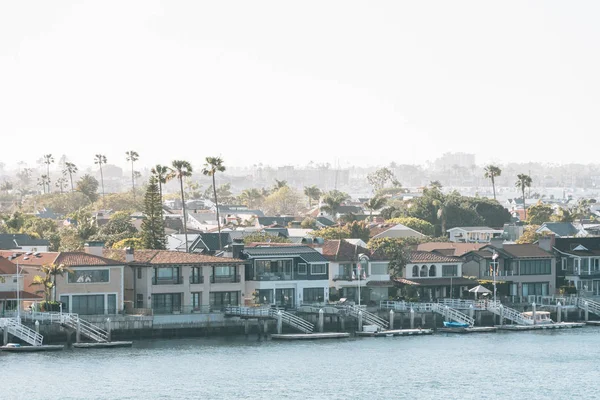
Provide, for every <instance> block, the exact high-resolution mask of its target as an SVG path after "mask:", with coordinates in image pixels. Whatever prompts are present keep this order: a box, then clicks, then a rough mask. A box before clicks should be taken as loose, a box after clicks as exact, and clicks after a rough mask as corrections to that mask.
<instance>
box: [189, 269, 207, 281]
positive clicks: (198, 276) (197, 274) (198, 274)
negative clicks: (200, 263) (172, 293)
mask: <svg viewBox="0 0 600 400" xmlns="http://www.w3.org/2000/svg"><path fill="white" fill-rule="evenodd" d="M190 283H191V284H198V283H204V277H203V276H202V267H193V268H192V274H191V275H190Z"/></svg>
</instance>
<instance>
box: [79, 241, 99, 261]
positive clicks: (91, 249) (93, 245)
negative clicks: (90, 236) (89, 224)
mask: <svg viewBox="0 0 600 400" xmlns="http://www.w3.org/2000/svg"><path fill="white" fill-rule="evenodd" d="M83 249H84V251H85V252H86V253H87V254H91V255H94V256H100V257H102V256H103V255H104V254H103V251H104V242H103V241H100V240H98V241H90V242H87V243H85V244H84V245H83Z"/></svg>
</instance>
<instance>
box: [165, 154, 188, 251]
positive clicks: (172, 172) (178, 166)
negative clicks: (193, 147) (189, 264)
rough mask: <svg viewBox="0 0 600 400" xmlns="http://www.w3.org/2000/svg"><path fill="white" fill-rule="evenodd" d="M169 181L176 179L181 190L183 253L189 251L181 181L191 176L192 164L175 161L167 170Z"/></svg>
mask: <svg viewBox="0 0 600 400" xmlns="http://www.w3.org/2000/svg"><path fill="white" fill-rule="evenodd" d="M168 176H169V179H173V178H176V179H178V180H179V187H180V189H181V207H182V212H183V234H184V235H185V251H186V252H187V251H189V248H188V236H187V215H186V212H185V192H184V191H183V179H184V178H186V177H190V176H192V164H190V163H189V162H188V161H183V160H175V161H173V162H172V163H171V167H170V168H169V175H168Z"/></svg>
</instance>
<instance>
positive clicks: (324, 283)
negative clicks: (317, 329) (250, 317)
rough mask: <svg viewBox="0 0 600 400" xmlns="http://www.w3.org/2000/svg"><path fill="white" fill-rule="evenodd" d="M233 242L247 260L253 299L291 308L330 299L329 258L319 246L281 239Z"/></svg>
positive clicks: (246, 277)
mask: <svg viewBox="0 0 600 400" xmlns="http://www.w3.org/2000/svg"><path fill="white" fill-rule="evenodd" d="M233 246H234V252H233V254H234V256H235V255H236V254H238V253H239V254H240V258H242V259H244V260H245V262H246V266H245V279H246V293H248V294H249V295H250V296H251V297H250V299H249V300H250V301H253V302H254V303H258V304H272V305H278V306H282V307H288V308H293V307H297V306H299V305H301V304H314V303H324V302H327V301H328V299H329V261H328V260H327V258H325V257H323V254H321V252H320V251H318V250H317V249H314V248H312V247H309V246H298V245H289V244H287V245H286V244H279V243H272V244H271V243H255V244H251V245H249V246H248V247H246V248H243V247H242V245H241V244H237V243H234V245H233ZM238 249H239V250H238Z"/></svg>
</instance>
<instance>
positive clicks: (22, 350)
mask: <svg viewBox="0 0 600 400" xmlns="http://www.w3.org/2000/svg"><path fill="white" fill-rule="evenodd" d="M64 348H65V346H63V345H62V344H56V345H49V344H47V345H42V346H20V347H8V346H1V347H0V350H1V351H6V352H12V353H31V352H34V351H59V350H63V349H64Z"/></svg>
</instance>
